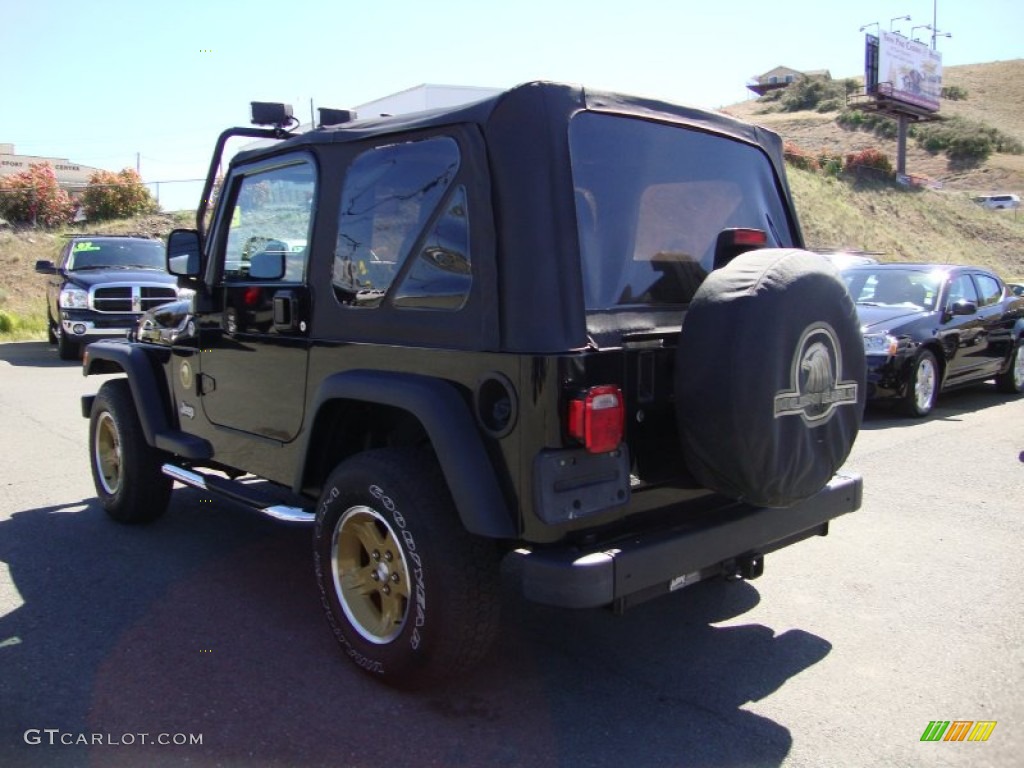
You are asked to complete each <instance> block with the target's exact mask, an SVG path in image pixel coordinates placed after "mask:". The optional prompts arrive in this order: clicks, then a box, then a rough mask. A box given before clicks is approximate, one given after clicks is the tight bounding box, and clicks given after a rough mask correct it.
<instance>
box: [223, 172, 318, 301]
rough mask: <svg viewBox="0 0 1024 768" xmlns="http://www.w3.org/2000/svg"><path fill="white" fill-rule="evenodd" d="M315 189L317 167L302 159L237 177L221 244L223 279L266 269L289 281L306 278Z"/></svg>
mask: <svg viewBox="0 0 1024 768" xmlns="http://www.w3.org/2000/svg"><path fill="white" fill-rule="evenodd" d="M315 191H316V171H315V170H314V168H313V165H312V164H311V163H309V162H306V161H303V162H301V163H296V164H294V165H288V166H284V167H279V168H273V169H270V170H267V171H262V172H257V173H252V174H249V175H246V176H245V177H243V178H242V181H241V184H240V185H239V187H238V193H237V195H236V196H235V202H234V205H233V206H232V208H231V219H230V225H229V228H228V239H227V247H226V248H225V249H224V262H223V270H224V271H223V275H224V280H225V282H241V281H250V280H256V279H267V277H268V274H274V275H277V279H278V280H283V281H285V282H290V283H301V282H302V281H303V280H304V279H305V276H306V262H307V261H308V258H309V254H308V250H309V249H308V245H309V236H310V231H309V230H310V222H311V220H312V203H313V195H314V193H315ZM282 262H283V268H284V271H283V274H282V273H281V271H280V269H279V268H278V265H281V264H282ZM250 272H251V274H250Z"/></svg>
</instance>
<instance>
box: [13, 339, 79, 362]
mask: <svg viewBox="0 0 1024 768" xmlns="http://www.w3.org/2000/svg"><path fill="white" fill-rule="evenodd" d="M0 362H5V363H10V364H11V365H18V366H28V367H31V368H74V367H75V366H78V367H79V368H81V367H82V361H81V360H61V359H60V357H59V356H58V355H57V348H56V347H54V346H53V345H52V344H48V343H47V342H45V341H10V342H7V343H5V344H0Z"/></svg>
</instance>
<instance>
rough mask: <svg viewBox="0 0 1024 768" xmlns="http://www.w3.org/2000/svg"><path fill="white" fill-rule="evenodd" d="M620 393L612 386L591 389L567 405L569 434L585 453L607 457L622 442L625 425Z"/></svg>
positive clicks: (623, 406) (623, 407)
mask: <svg viewBox="0 0 1024 768" xmlns="http://www.w3.org/2000/svg"><path fill="white" fill-rule="evenodd" d="M625 410H626V409H625V405H624V403H623V397H622V392H621V390H619V388H618V387H616V386H614V385H610V384H609V385H603V386H599V387H591V388H590V389H588V390H587V391H586V392H584V393H583V394H581V395H580V396H579V397H577V398H575V399H574V400H570V401H569V434H570V435H571V436H572V437H573V438H575V439H576V440H579V441H580V442H581V443H582V444H583V445H584V446H585V447H586V449H587V452H588V453H608V452H609V451H614V450H615V449H616V448H618V447H619V443H621V442H622V428H623V425H624V424H625Z"/></svg>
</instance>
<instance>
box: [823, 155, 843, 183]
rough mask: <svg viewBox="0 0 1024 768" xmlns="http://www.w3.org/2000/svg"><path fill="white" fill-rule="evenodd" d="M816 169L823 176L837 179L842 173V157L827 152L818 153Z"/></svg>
mask: <svg viewBox="0 0 1024 768" xmlns="http://www.w3.org/2000/svg"><path fill="white" fill-rule="evenodd" d="M817 160H818V167H819V168H821V172H822V173H823V174H824V175H825V176H832V177H833V178H839V176H840V174H842V172H843V156H842V155H835V154H832V153H830V152H827V151H822V152H820V153H818V158H817Z"/></svg>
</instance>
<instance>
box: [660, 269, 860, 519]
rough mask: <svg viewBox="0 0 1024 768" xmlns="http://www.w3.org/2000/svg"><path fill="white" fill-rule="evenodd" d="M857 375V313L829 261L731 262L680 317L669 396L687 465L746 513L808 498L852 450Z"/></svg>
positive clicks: (857, 400) (856, 420)
mask: <svg viewBox="0 0 1024 768" xmlns="http://www.w3.org/2000/svg"><path fill="white" fill-rule="evenodd" d="M864 368H865V360H864V342H863V338H862V336H861V333H860V324H859V322H858V320H857V313H856V310H855V308H854V306H853V302H852V300H851V299H850V296H849V294H848V293H847V291H846V288H845V286H844V285H843V282H842V279H841V278H840V276H839V273H838V272H837V271H836V270H835V268H834V267H833V266H832V265H831V264H829V263H828V262H827V261H826V260H825V259H823V258H822V257H820V256H817V255H815V254H813V253H808V252H807V251H802V250H796V249H764V250H757V251H749V252H747V253H744V254H742V255H740V256H737V257H736V258H735V259H733V260H732V261H731V262H729V264H727V265H726V266H724V267H723V268H721V269H718V270H715V271H714V272H712V273H711V274H710V275H709V276H708V277H707V279H706V280H705V281H704V283H703V284H702V285H701V287H700V288H699V289H698V290H697V293H696V294H695V296H694V298H693V301H692V302H691V303H690V308H689V310H688V311H687V314H686V317H685V319H684V321H683V326H682V334H681V336H680V339H679V349H678V352H677V357H676V380H675V390H676V410H677V414H678V419H679V433H680V436H681V439H682V443H683V453H684V456H685V459H686V462H687V467H688V469H689V470H690V472H691V473H692V474H693V475H694V477H695V478H696V479H697V481H698V482H700V483H701V484H702V485H704V486H706V487H708V488H710V489H712V490H714V491H716V492H718V493H721V494H723V495H726V496H729V497H732V498H736V499H741V500H743V501H746V502H748V503H751V504H755V505H758V506H767V507H788V506H791V505H793V504H796V503H798V502H800V501H802V500H803V499H806V498H808V497H810V496H813V495H814V494H815V493H817V492H818V491H819V490H821V489H822V488H823V487H824V486H825V485H826V484H827V483H828V481H829V479H830V478H831V477H832V476H833V474H835V472H836V470H837V469H839V467H840V466H842V464H843V463H844V462H845V461H846V459H847V457H848V456H849V453H850V449H851V448H852V447H853V441H854V439H855V438H856V436H857V431H858V430H859V429H860V423H861V416H862V414H863V411H864V398H865V386H864Z"/></svg>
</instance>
